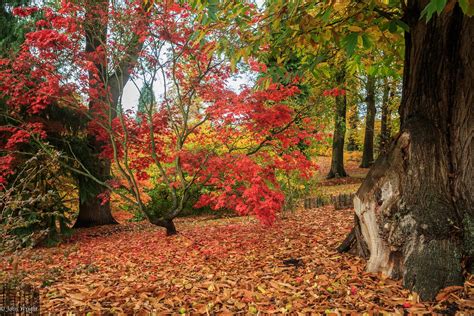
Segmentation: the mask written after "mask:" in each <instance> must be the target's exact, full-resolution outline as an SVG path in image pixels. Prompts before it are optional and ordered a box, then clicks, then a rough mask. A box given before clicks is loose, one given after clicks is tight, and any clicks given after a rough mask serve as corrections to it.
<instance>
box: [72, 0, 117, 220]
mask: <svg viewBox="0 0 474 316" xmlns="http://www.w3.org/2000/svg"><path fill="white" fill-rule="evenodd" d="M84 5H85V6H86V19H85V42H86V46H85V52H86V53H89V54H90V53H94V52H95V51H96V50H97V48H98V47H99V46H100V45H102V44H103V43H106V42H107V20H105V19H104V18H103V17H102V14H101V13H100V12H101V11H103V10H107V8H108V5H109V2H108V0H86V1H84ZM95 66H96V68H97V69H98V74H99V79H100V80H101V81H102V83H103V84H104V85H105V84H107V83H106V81H107V76H108V74H107V60H106V59H104V60H103V61H102V62H97V63H96V64H95ZM89 79H90V80H91V81H92V80H95V79H94V73H93V72H92V71H90V72H89ZM104 97H106V96H104ZM101 101H105V102H107V100H101ZM100 103H101V102H97V100H94V99H93V98H91V100H90V101H89V113H90V115H91V117H94V115H95V114H94V111H95V110H96V104H100ZM102 145H103V144H101V143H99V142H98V141H97V139H96V138H95V136H94V135H89V137H88V146H89V148H90V151H88V152H89V153H90V155H89V156H88V157H85V159H86V160H88V159H91V160H93V161H94V162H95V164H97V166H95V167H94V168H93V170H89V171H90V172H91V173H92V174H93V175H94V176H95V177H96V178H98V179H99V180H101V181H105V180H107V179H108V178H110V163H109V162H108V161H106V160H104V159H100V158H99V157H98V156H99V153H100V152H101V150H102ZM95 164H94V165H95ZM86 165H87V164H86ZM78 182H79V184H78V188H79V215H78V217H77V220H76V223H75V224H74V227H75V228H78V227H93V226H100V225H107V224H117V222H116V221H115V219H114V218H113V217H112V212H111V208H110V202H107V203H104V204H101V201H100V199H99V198H98V195H99V194H106V190H107V189H106V188H105V187H103V186H101V185H100V184H98V183H96V182H94V181H87V180H86V179H82V177H81V176H80V177H79V181H78ZM91 193H92V194H91Z"/></svg>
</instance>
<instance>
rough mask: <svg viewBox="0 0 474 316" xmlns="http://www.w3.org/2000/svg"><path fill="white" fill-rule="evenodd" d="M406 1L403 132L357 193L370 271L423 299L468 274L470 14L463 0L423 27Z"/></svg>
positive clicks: (472, 99)
mask: <svg viewBox="0 0 474 316" xmlns="http://www.w3.org/2000/svg"><path fill="white" fill-rule="evenodd" d="M425 5H426V1H408V4H407V11H406V12H405V22H406V23H407V24H408V25H409V27H410V32H409V33H407V34H405V42H406V48H405V49H406V52H405V56H406V60H405V73H404V79H403V95H402V102H401V106H400V120H401V130H400V133H399V135H398V136H397V137H396V139H395V140H394V141H393V142H392V144H391V147H390V149H389V150H388V152H387V154H385V155H382V156H380V157H379V158H378V159H377V161H376V162H375V164H374V166H373V167H372V168H371V170H370V172H369V174H368V175H367V177H366V179H365V180H364V182H363V184H362V186H361V187H360V189H359V190H358V192H357V194H356V197H355V199H354V203H355V211H356V214H357V217H358V219H359V224H360V230H361V232H362V236H363V239H364V241H365V242H366V243H367V245H368V248H369V251H370V258H369V261H368V265H367V269H368V271H370V272H382V273H384V274H386V275H388V276H390V277H393V278H402V279H403V284H404V286H405V287H407V288H409V289H412V290H414V291H416V292H418V293H419V294H420V297H421V298H422V299H424V300H430V299H433V298H434V297H435V295H436V294H437V292H438V291H439V290H440V289H442V288H443V287H446V286H451V285H460V284H462V283H463V280H464V275H463V272H464V271H470V272H471V273H472V260H473V254H474V196H473V190H472V188H474V180H473V179H474V170H473V168H474V152H473V149H474V148H473V144H472V140H473V135H474V115H473V113H474V111H473V109H474V89H473V82H474V63H473V62H472V61H473V60H474V42H473V40H472V39H473V38H474V18H469V17H467V16H465V15H464V14H463V13H462V11H461V9H460V8H459V6H458V4H456V5H455V6H454V8H453V9H451V10H445V11H444V12H443V13H441V15H440V16H437V15H435V16H433V18H432V19H431V20H430V21H429V22H428V23H426V22H425V20H424V19H420V12H421V11H422V9H423V7H424V6H425Z"/></svg>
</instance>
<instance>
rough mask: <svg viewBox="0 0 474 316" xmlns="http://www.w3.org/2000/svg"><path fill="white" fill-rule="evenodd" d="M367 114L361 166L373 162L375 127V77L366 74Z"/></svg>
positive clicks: (364, 166)
mask: <svg viewBox="0 0 474 316" xmlns="http://www.w3.org/2000/svg"><path fill="white" fill-rule="evenodd" d="M366 90H367V97H366V102H367V115H366V117H365V135H364V149H363V152H362V162H361V164H360V167H361V168H369V167H370V166H371V165H372V163H373V162H374V128H375V114H376V108H375V77H374V76H371V75H369V76H367V86H366Z"/></svg>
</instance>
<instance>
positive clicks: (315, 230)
mask: <svg viewBox="0 0 474 316" xmlns="http://www.w3.org/2000/svg"><path fill="white" fill-rule="evenodd" d="M176 224H177V228H178V230H179V232H180V233H179V234H178V235H177V236H174V237H166V236H165V233H164V231H163V230H162V229H160V228H158V227H154V226H152V225H150V224H147V223H143V222H140V223H124V224H122V225H113V226H106V227H99V228H89V229H80V230H78V231H77V232H76V234H75V235H74V236H73V237H72V238H71V239H70V240H69V241H68V242H65V243H63V244H61V245H59V246H58V247H54V248H39V249H33V250H28V251H25V252H24V253H23V254H22V255H21V257H20V258H19V259H16V263H15V265H18V266H17V267H16V266H15V267H14V266H13V264H12V263H13V261H14V260H13V259H12V258H11V257H5V258H2V259H0V264H1V267H2V268H1V271H0V277H1V278H3V279H5V278H7V277H11V276H12V274H13V271H14V270H15V274H17V275H21V277H22V278H23V281H24V282H28V283H32V284H34V285H36V286H38V287H40V288H41V290H40V293H41V312H42V313H48V312H54V313H64V312H76V313H79V314H84V313H91V314H104V313H105V314H107V313H114V314H115V313H117V314H135V313H140V314H141V313H145V314H147V313H150V312H151V313H153V312H156V313H159V314H161V313H166V314H168V313H172V314H185V313H186V314H187V313H191V314H214V313H216V314H226V313H227V314H235V313H245V314H256V313H264V314H281V313H291V314H294V313H301V314H306V313H321V314H323V313H330V314H345V313H352V312H356V313H360V312H364V311H369V312H391V313H397V314H404V313H416V314H418V313H446V312H447V313H450V314H452V313H456V312H457V313H461V314H465V315H468V314H473V313H474V300H473V297H474V295H473V294H474V278H473V277H472V276H469V277H468V278H467V280H466V282H465V284H464V285H463V286H455V287H449V288H446V289H445V290H443V291H442V292H441V293H440V294H439V295H438V296H437V300H436V301H435V302H429V303H421V302H419V299H418V296H417V295H416V294H415V293H411V292H410V291H408V290H405V289H403V288H402V286H401V284H400V282H398V281H395V280H391V279H387V278H384V277H383V276H381V275H376V274H372V273H367V272H365V261H364V260H363V259H361V258H358V257H356V256H353V255H350V254H339V253H337V251H336V250H335V249H336V247H337V246H338V244H339V243H340V242H341V241H342V240H343V239H344V237H345V236H346V234H347V233H348V232H349V231H350V229H351V226H352V224H353V210H350V209H348V210H338V211H335V210H334V208H333V207H332V206H327V207H323V208H318V209H311V210H306V211H305V210H298V211H295V212H290V213H284V214H282V216H281V218H280V219H279V220H278V221H277V222H276V223H275V224H274V225H273V226H272V227H262V226H261V225H260V224H259V223H258V222H257V221H255V220H254V219H252V218H249V217H232V218H222V219H219V218H215V217H212V216H204V217H188V218H181V219H178V220H177V223H176ZM91 314H90V315H91Z"/></svg>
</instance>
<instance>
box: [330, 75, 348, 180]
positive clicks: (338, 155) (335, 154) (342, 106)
mask: <svg viewBox="0 0 474 316" xmlns="http://www.w3.org/2000/svg"><path fill="white" fill-rule="evenodd" d="M336 82H337V84H338V87H341V86H342V85H343V84H344V82H345V71H341V72H339V73H338V74H337V75H336ZM335 99H336V113H335V115H334V134H333V139H332V158H331V169H330V170H329V174H328V175H327V177H326V178H327V179H332V178H342V177H347V173H346V171H345V170H344V138H345V136H346V108H347V106H346V102H347V101H346V95H345V94H344V95H339V96H336V97H335Z"/></svg>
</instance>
